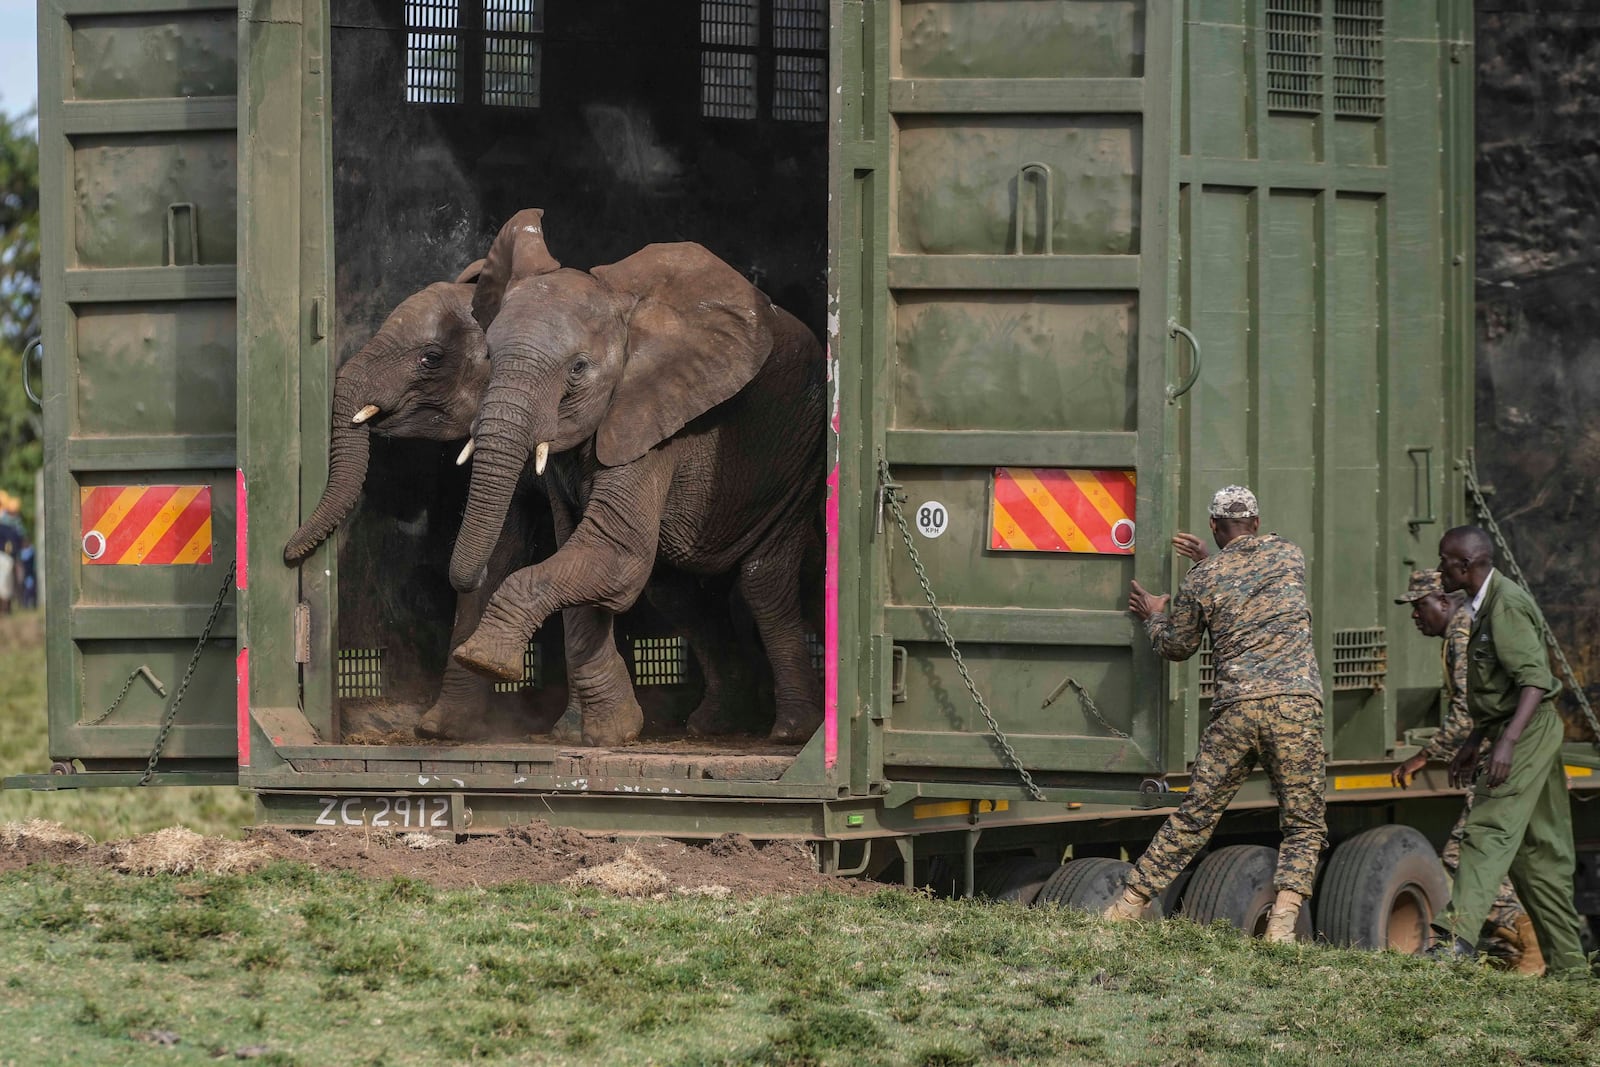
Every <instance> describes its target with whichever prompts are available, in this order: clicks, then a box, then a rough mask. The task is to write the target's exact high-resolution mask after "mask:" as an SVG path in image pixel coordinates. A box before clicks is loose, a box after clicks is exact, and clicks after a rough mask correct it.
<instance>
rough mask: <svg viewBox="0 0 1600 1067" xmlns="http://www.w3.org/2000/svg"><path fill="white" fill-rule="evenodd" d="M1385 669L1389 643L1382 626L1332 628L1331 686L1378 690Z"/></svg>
mask: <svg viewBox="0 0 1600 1067" xmlns="http://www.w3.org/2000/svg"><path fill="white" fill-rule="evenodd" d="M1388 673H1389V643H1388V641H1387V640H1386V639H1385V638H1384V632H1383V627H1381V626H1380V627H1378V628H1377V629H1375V630H1335V631H1333V689H1334V692H1336V693H1337V692H1341V691H1347V690H1352V689H1373V690H1381V689H1382V688H1383V680H1384V678H1385V676H1387V675H1388Z"/></svg>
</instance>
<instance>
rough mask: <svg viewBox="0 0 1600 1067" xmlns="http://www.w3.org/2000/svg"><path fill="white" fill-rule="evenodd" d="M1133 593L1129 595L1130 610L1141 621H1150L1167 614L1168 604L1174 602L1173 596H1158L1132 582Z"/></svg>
mask: <svg viewBox="0 0 1600 1067" xmlns="http://www.w3.org/2000/svg"><path fill="white" fill-rule="evenodd" d="M1129 584H1130V585H1132V587H1133V591H1132V592H1130V593H1129V594H1128V610H1129V611H1131V612H1133V613H1134V614H1135V615H1137V616H1139V618H1140V619H1149V618H1150V616H1152V615H1160V614H1163V613H1165V612H1166V610H1167V604H1168V602H1170V601H1171V600H1172V596H1171V594H1167V595H1165V596H1156V595H1155V594H1154V593H1151V592H1149V591H1148V590H1146V589H1145V587H1144V586H1142V585H1140V584H1139V583H1138V582H1136V581H1135V582H1130V583H1129Z"/></svg>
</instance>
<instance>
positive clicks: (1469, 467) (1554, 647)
mask: <svg viewBox="0 0 1600 1067" xmlns="http://www.w3.org/2000/svg"><path fill="white" fill-rule="evenodd" d="M1456 466H1458V467H1460V468H1461V473H1462V474H1464V475H1465V476H1466V480H1467V491H1468V492H1470V493H1471V494H1472V506H1473V507H1474V508H1476V509H1477V511H1478V518H1479V519H1481V520H1482V521H1483V524H1484V525H1485V526H1486V527H1488V529H1489V536H1491V537H1493V538H1494V543H1495V547H1496V548H1498V549H1499V550H1500V558H1501V559H1503V560H1505V561H1506V570H1508V571H1510V572H1511V578H1512V580H1513V581H1515V582H1516V583H1517V584H1518V585H1520V586H1522V588H1524V589H1528V588H1529V587H1528V579H1527V578H1525V577H1524V576H1523V574H1522V568H1521V567H1519V566H1518V565H1517V557H1516V556H1514V555H1512V554H1511V546H1510V545H1509V544H1507V543H1506V538H1505V534H1503V533H1501V532H1500V524H1499V523H1497V522H1495V521H1494V513H1493V512H1491V511H1490V510H1489V501H1488V500H1486V499H1484V496H1483V487H1482V486H1481V485H1480V484H1479V483H1478V459H1477V455H1476V453H1475V451H1474V450H1473V449H1470V448H1469V449H1467V461H1466V462H1465V463H1458V464H1456ZM1529 595H1530V596H1531V595H1532V590H1531V589H1530V590H1529ZM1534 609H1535V610H1536V611H1538V613H1539V628H1540V629H1541V630H1543V631H1544V642H1545V644H1547V645H1549V646H1550V653H1551V655H1552V656H1554V657H1555V661H1556V669H1557V670H1558V671H1560V673H1561V681H1562V684H1564V685H1565V686H1566V687H1567V692H1569V693H1571V694H1572V696H1573V699H1575V700H1576V701H1577V702H1578V707H1579V709H1581V710H1582V712H1583V717H1584V720H1585V721H1586V722H1588V724H1589V732H1590V733H1591V734H1593V735H1594V747H1595V748H1596V749H1600V722H1596V720H1595V714H1594V708H1593V707H1591V706H1590V704H1589V695H1588V694H1587V693H1585V692H1584V691H1583V686H1582V684H1581V683H1579V681H1578V676H1577V674H1576V673H1575V672H1574V671H1573V669H1572V664H1570V663H1568V662H1567V654H1566V652H1564V651H1562V648H1561V642H1560V641H1557V640H1556V635H1555V631H1554V630H1552V629H1550V623H1549V622H1548V621H1547V620H1546V619H1545V617H1544V609H1543V608H1540V607H1539V604H1538V601H1537V600H1535V601H1534Z"/></svg>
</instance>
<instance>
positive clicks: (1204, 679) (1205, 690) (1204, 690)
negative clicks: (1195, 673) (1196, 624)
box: [1200, 633, 1217, 700]
mask: <svg viewBox="0 0 1600 1067" xmlns="http://www.w3.org/2000/svg"><path fill="white" fill-rule="evenodd" d="M1216 695H1217V661H1216V658H1215V657H1214V656H1213V655H1212V654H1211V635H1210V634H1209V633H1208V634H1205V635H1203V636H1202V637H1201V638H1200V699H1201V700H1210V699H1211V698H1212V697H1214V696H1216Z"/></svg>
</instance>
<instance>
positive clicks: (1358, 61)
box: [1333, 0, 1383, 118]
mask: <svg viewBox="0 0 1600 1067" xmlns="http://www.w3.org/2000/svg"><path fill="white" fill-rule="evenodd" d="M1333 111H1334V114H1336V115H1345V116H1353V117H1356V118H1378V117H1379V116H1381V115H1382V114H1383V0H1334V4H1333Z"/></svg>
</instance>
